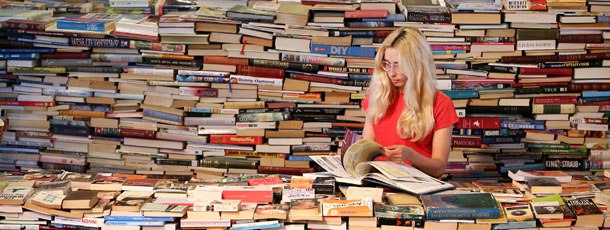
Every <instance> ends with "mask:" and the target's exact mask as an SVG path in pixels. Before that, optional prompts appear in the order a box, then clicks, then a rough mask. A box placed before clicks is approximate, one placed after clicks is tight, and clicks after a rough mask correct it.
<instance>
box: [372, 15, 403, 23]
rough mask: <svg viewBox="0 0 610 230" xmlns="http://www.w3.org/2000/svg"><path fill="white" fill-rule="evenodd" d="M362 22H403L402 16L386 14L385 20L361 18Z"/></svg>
mask: <svg viewBox="0 0 610 230" xmlns="http://www.w3.org/2000/svg"><path fill="white" fill-rule="evenodd" d="M362 21H363V22H404V21H406V19H405V15H404V14H388V17H387V18H363V19H362Z"/></svg>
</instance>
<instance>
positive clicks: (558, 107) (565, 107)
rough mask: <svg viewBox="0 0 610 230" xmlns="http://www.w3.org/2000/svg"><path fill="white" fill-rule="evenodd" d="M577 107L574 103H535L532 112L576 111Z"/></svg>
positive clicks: (560, 112)
mask: <svg viewBox="0 0 610 230" xmlns="http://www.w3.org/2000/svg"><path fill="white" fill-rule="evenodd" d="M575 108H576V106H575V105H574V104H534V105H532V112H533V113H536V114H562V113H574V112H575ZM528 109H529V108H528Z"/></svg>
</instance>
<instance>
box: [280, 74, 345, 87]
mask: <svg viewBox="0 0 610 230" xmlns="http://www.w3.org/2000/svg"><path fill="white" fill-rule="evenodd" d="M290 78H293V79H297V80H303V81H313V82H321V83H328V84H337V85H342V84H343V80H342V79H336V78H328V77H318V76H313V75H307V74H295V73H290Z"/></svg>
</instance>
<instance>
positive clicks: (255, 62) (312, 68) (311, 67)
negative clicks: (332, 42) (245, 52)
mask: <svg viewBox="0 0 610 230" xmlns="http://www.w3.org/2000/svg"><path fill="white" fill-rule="evenodd" d="M248 65H250V66H257V67H266V68H276V69H289V70H295V71H303V72H317V71H318V70H320V66H319V65H316V64H306V63H293V62H284V61H274V60H261V59H249V60H248Z"/></svg>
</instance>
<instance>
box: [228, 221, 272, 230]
mask: <svg viewBox="0 0 610 230" xmlns="http://www.w3.org/2000/svg"><path fill="white" fill-rule="evenodd" d="M256 223H260V222H254V223H252V225H251V226H244V227H231V230H251V229H267V228H281V227H283V226H284V223H277V222H276V223H269V224H259V225H254V224H256Z"/></svg>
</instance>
